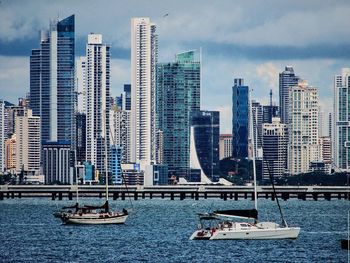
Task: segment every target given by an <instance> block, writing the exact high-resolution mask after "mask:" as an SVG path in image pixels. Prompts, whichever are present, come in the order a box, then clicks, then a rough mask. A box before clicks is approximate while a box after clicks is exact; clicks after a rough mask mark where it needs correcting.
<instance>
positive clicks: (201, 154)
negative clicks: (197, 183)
mask: <svg viewBox="0 0 350 263" xmlns="http://www.w3.org/2000/svg"><path fill="white" fill-rule="evenodd" d="M219 136H220V112H218V111H193V112H192V113H191V149H190V153H191V162H190V165H191V168H195V169H200V170H201V171H202V172H203V173H204V175H205V176H206V177H207V178H209V179H210V180H211V181H212V182H217V181H219ZM201 179H202V180H203V179H204V178H201ZM203 181H205V180H203Z"/></svg>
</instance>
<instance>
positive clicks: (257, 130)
mask: <svg viewBox="0 0 350 263" xmlns="http://www.w3.org/2000/svg"><path fill="white" fill-rule="evenodd" d="M252 114H253V138H254V150H255V158H257V159H261V158H262V125H263V108H262V106H261V104H260V103H259V102H257V101H254V100H253V101H252Z"/></svg>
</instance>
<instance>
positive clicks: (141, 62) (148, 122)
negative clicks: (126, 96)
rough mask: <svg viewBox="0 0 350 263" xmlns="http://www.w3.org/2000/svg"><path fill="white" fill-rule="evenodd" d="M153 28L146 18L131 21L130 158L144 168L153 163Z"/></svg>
mask: <svg viewBox="0 0 350 263" xmlns="http://www.w3.org/2000/svg"><path fill="white" fill-rule="evenodd" d="M157 58H158V36H157V34H156V25H155V24H154V23H152V22H151V21H150V19H149V18H147V17H137V18H132V19H131V105H132V106H131V145H132V147H131V158H132V161H133V162H141V163H143V164H144V165H148V164H150V163H151V162H152V161H154V160H155V151H156V143H155V140H156V139H155V136H156V135H155V132H156V109H155V107H156V91H155V90H156V64H157Z"/></svg>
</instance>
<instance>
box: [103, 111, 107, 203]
mask: <svg viewBox="0 0 350 263" xmlns="http://www.w3.org/2000/svg"><path fill="white" fill-rule="evenodd" d="M106 114H107V110H104V114H103V118H104V126H105V127H104V133H105V134H104V135H105V136H104V137H105V138H104V143H105V155H104V156H105V175H106V202H108V162H107V131H106V130H107V125H106Z"/></svg>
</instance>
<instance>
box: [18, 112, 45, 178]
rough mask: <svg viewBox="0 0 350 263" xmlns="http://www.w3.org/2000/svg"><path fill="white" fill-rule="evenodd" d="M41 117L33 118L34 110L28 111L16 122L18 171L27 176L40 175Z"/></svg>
mask: <svg viewBox="0 0 350 263" xmlns="http://www.w3.org/2000/svg"><path fill="white" fill-rule="evenodd" d="M40 127H41V126H40V117H37V116H33V115H32V110H31V109H27V110H26V111H25V112H24V114H23V116H17V117H16V120H15V133H16V171H17V173H20V172H21V171H24V172H25V173H26V174H30V175H39V173H40V156H41V153H40V149H41V148H40V146H41V137H40Z"/></svg>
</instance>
